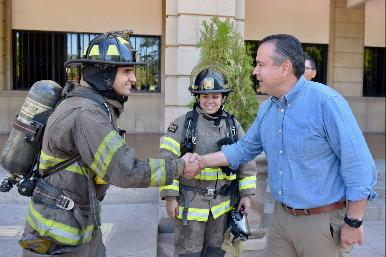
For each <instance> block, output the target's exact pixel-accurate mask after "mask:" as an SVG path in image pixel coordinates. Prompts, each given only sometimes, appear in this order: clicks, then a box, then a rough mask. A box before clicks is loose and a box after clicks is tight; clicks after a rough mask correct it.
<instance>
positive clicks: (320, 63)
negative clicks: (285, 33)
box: [245, 40, 328, 89]
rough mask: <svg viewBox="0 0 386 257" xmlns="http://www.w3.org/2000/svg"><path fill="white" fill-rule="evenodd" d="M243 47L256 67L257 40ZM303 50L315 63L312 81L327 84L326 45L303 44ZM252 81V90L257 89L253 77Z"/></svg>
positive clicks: (250, 41)
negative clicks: (314, 74)
mask: <svg viewBox="0 0 386 257" xmlns="http://www.w3.org/2000/svg"><path fill="white" fill-rule="evenodd" d="M245 45H246V48H247V51H249V53H250V54H251V55H252V57H253V66H256V52H257V48H258V47H259V41H257V40H246V41H245ZM302 45H303V50H304V52H305V53H307V54H309V55H310V56H311V57H312V58H313V59H314V61H315V64H316V70H317V73H316V77H315V78H314V79H313V80H314V81H317V82H320V83H323V84H326V83H327V53H328V45H326V44H309V43H304V44H302ZM252 81H253V85H254V88H255V89H257V88H258V86H259V85H258V83H257V80H256V77H255V76H252Z"/></svg>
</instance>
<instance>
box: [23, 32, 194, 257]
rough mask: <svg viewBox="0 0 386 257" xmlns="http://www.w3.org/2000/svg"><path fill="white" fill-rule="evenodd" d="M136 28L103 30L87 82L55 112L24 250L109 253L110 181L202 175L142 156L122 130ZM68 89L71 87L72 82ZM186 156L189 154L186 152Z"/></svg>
mask: <svg viewBox="0 0 386 257" xmlns="http://www.w3.org/2000/svg"><path fill="white" fill-rule="evenodd" d="M129 35H130V33H125V32H109V33H105V34H103V35H99V36H97V37H95V38H94V39H93V40H92V41H91V42H90V44H89V46H88V48H87V51H86V53H85V56H84V57H83V59H76V60H71V61H68V62H67V63H66V64H65V66H66V67H73V66H81V67H82V80H81V82H80V85H78V86H75V88H74V89H73V90H72V91H70V92H68V93H67V95H66V96H65V98H64V100H63V101H62V102H61V103H60V104H59V105H58V106H57V107H56V109H55V111H54V112H53V114H52V115H51V116H50V118H49V120H48V122H47V125H46V129H45V132H44V137H43V143H42V149H41V153H40V161H39V173H40V175H41V177H42V178H40V179H39V180H38V181H37V183H36V187H35V190H34V192H33V195H32V199H31V202H30V204H29V208H28V213H27V216H26V225H25V229H24V233H23V237H22V239H21V240H20V241H19V243H20V245H21V246H22V248H23V256H25V257H30V256H62V257H69V256H74V257H75V256H77V257H85V256H87V257H104V256H106V251H105V247H104V245H103V242H102V234H101V230H100V225H101V224H100V204H99V202H100V201H102V199H103V197H104V195H105V192H106V190H107V188H108V186H109V184H112V185H115V186H118V187H124V188H128V187H132V188H134V187H138V188H139V187H149V186H151V187H157V186H164V185H167V184H171V183H172V181H173V178H175V177H177V178H178V177H181V176H182V175H183V170H184V168H185V174H184V176H186V177H187V178H189V177H192V176H194V175H195V173H194V172H193V170H196V169H197V166H195V164H194V163H191V162H188V161H185V160H187V157H186V156H185V157H183V158H179V159H177V160H173V161H171V160H164V159H151V158H149V159H148V160H147V161H141V160H138V159H137V158H136V157H135V155H134V151H133V149H131V148H130V147H128V146H127V145H126V143H125V141H124V139H123V138H122V137H121V136H120V133H119V131H120V130H119V129H118V127H117V118H118V117H119V114H120V113H121V112H122V111H123V104H124V102H125V101H126V100H127V96H128V95H129V94H130V89H131V86H132V85H133V84H134V82H135V75H134V66H136V65H140V64H141V63H139V62H138V61H137V60H136V55H135V53H136V52H135V50H134V49H133V48H132V46H131V44H130V41H129V38H128V37H129ZM65 91H66V90H65ZM184 158H185V159H184Z"/></svg>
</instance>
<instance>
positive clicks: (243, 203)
mask: <svg viewBox="0 0 386 257" xmlns="http://www.w3.org/2000/svg"><path fill="white" fill-rule="evenodd" d="M237 209H238V210H240V211H241V213H242V214H244V215H248V212H249V210H250V209H251V198H249V196H244V197H241V199H240V202H239V207H238V208H237Z"/></svg>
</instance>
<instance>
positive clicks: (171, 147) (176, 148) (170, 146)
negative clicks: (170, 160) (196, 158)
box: [160, 137, 181, 157]
mask: <svg viewBox="0 0 386 257" xmlns="http://www.w3.org/2000/svg"><path fill="white" fill-rule="evenodd" d="M160 148H161V149H166V150H168V151H170V152H172V153H174V154H175V155H176V156H178V157H180V155H181V149H180V143H179V142H177V141H176V140H174V139H173V138H171V137H162V138H161V143H160Z"/></svg>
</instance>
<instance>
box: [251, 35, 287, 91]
mask: <svg viewBox="0 0 386 257" xmlns="http://www.w3.org/2000/svg"><path fill="white" fill-rule="evenodd" d="M274 54H275V45H274V43H271V42H267V43H263V44H262V45H261V46H260V47H259V49H258V50H257V53H256V67H255V68H254V70H253V75H255V76H256V79H257V81H259V90H260V92H261V93H263V94H269V95H273V96H276V94H277V93H278V91H279V89H280V83H281V82H282V79H283V67H282V64H277V63H275V62H274V60H273V58H272V56H274Z"/></svg>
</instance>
